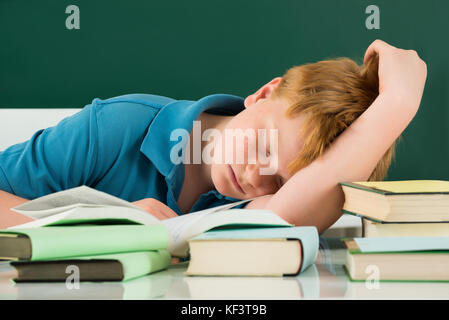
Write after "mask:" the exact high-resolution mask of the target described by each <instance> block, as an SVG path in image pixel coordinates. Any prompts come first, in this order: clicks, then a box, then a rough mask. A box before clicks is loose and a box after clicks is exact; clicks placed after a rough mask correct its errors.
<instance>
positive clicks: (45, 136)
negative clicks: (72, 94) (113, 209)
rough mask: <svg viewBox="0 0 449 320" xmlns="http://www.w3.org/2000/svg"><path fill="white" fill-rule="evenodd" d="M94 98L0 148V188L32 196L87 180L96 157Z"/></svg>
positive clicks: (31, 197) (70, 186)
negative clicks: (54, 122)
mask: <svg viewBox="0 0 449 320" xmlns="http://www.w3.org/2000/svg"><path fill="white" fill-rule="evenodd" d="M95 101H96V100H94V101H93V102H92V104H89V105H87V106H85V107H84V108H83V109H81V111H79V112H78V113H76V114H74V115H72V116H70V117H67V118H65V119H63V120H62V121H60V122H59V123H58V124H57V125H56V126H54V127H50V128H47V129H42V130H39V131H37V132H36V133H34V134H33V136H32V137H31V139H30V140H28V141H26V142H23V143H19V144H15V145H13V146H11V147H9V148H7V149H6V150H4V151H2V152H0V189H1V190H5V191H7V192H9V193H12V194H15V195H17V196H20V197H23V198H26V199H34V198H37V197H40V196H43V195H46V194H49V193H53V192H57V191H61V190H65V189H68V188H73V187H75V186H80V185H83V184H86V185H88V184H91V183H92V182H93V181H92V179H95V174H94V171H95V167H96V161H97V158H98V148H97V145H98V128H97V119H96V113H95V110H94V107H95Z"/></svg>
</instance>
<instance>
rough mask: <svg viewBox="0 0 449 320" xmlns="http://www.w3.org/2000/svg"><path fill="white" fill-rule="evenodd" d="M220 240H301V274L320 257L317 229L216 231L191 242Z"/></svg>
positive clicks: (290, 228) (284, 228)
mask: <svg viewBox="0 0 449 320" xmlns="http://www.w3.org/2000/svg"><path fill="white" fill-rule="evenodd" d="M220 239H248V240H250V239H287V240H293V239H295V240H299V241H300V242H301V245H302V262H301V266H300V269H299V270H300V271H299V273H301V272H303V271H304V270H305V269H307V268H308V267H309V266H310V265H312V264H313V263H314V262H315V260H316V257H317V255H318V249H319V236H318V231H317V229H316V228H315V227H311V226H310V227H309V226H307V227H281V228H275V227H274V228H255V229H237V230H215V231H209V232H206V233H203V234H201V235H199V236H197V237H195V238H193V239H192V240H191V241H201V240H220Z"/></svg>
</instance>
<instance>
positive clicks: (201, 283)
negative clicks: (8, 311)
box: [0, 238, 449, 300]
mask: <svg viewBox="0 0 449 320" xmlns="http://www.w3.org/2000/svg"><path fill="white" fill-rule="evenodd" d="M345 254H346V250H345V249H344V248H343V246H342V243H341V242H340V241H339V240H338V239H337V238H322V239H321V240H320V254H319V256H318V258H317V261H316V262H315V264H314V265H312V266H311V267H309V268H308V269H307V270H306V271H305V272H304V273H302V274H301V275H299V276H296V277H280V278H277V277H187V276H184V274H183V273H184V271H185V269H186V267H187V264H186V263H182V264H178V265H172V266H171V267H170V268H169V269H167V270H164V271H161V272H158V273H154V274H151V275H148V276H145V277H141V278H138V279H135V280H130V281H128V282H123V283H116V282H103V283H93V282H81V283H80V287H79V289H72V290H69V289H67V288H66V285H65V283H17V284H15V283H14V282H12V281H11V278H12V276H13V268H12V267H11V266H10V265H9V264H8V263H7V262H1V263H0V299H218V300H221V299H228V298H230V299H449V283H425V282H423V283H417V282H402V283H401V282H396V283H388V282H380V283H379V287H378V288H370V286H369V285H366V284H365V282H351V281H350V280H349V279H348V277H347V275H346V273H345V270H344V268H343V264H344V263H345V258H346V256H345Z"/></svg>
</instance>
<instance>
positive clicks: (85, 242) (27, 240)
mask: <svg viewBox="0 0 449 320" xmlns="http://www.w3.org/2000/svg"><path fill="white" fill-rule="evenodd" d="M168 241H169V234H168V231H167V229H166V228H165V227H164V226H162V225H152V226H144V225H104V226H96V225H80V226H64V227H41V228H27V229H7V230H0V259H6V260H32V261H34V260H43V259H52V258H67V257H75V256H90V255H99V254H110V253H120V252H131V251H148V250H158V249H166V248H167V246H168Z"/></svg>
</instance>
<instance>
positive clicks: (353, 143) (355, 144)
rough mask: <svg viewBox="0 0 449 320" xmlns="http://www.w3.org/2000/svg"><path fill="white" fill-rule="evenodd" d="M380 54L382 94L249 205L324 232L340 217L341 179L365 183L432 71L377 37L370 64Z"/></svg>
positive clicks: (412, 113) (413, 55)
mask: <svg viewBox="0 0 449 320" xmlns="http://www.w3.org/2000/svg"><path fill="white" fill-rule="evenodd" d="M374 53H378V54H379V82H380V84H379V96H378V97H377V99H376V100H375V101H374V102H373V104H372V105H371V106H370V107H369V108H368V109H367V110H366V111H365V112H364V113H363V114H362V115H361V116H360V117H359V118H358V119H357V120H356V121H354V122H353V123H352V124H351V125H350V126H349V127H348V128H347V129H346V130H345V131H344V132H343V133H342V134H341V135H340V136H339V137H338V138H337V139H336V140H335V141H334V142H333V143H332V145H331V146H330V147H329V148H328V150H326V152H325V153H324V154H323V156H322V157H321V158H320V159H317V160H315V161H314V162H312V163H311V164H310V165H309V166H307V167H305V168H303V169H301V170H300V171H298V172H297V173H295V175H294V176H293V177H292V178H290V179H289V180H288V181H287V182H286V183H285V184H284V186H283V187H282V188H281V189H279V191H278V192H276V194H274V195H272V196H270V197H264V198H262V199H261V200H260V201H258V200H259V199H256V200H254V201H252V202H251V203H250V204H248V205H247V206H246V208H248V209H251V208H261V207H263V208H264V209H268V210H273V211H274V212H276V213H277V214H278V215H279V216H281V217H282V218H284V219H285V220H287V221H289V222H291V223H294V224H296V225H315V226H316V227H317V228H318V230H319V232H323V231H324V230H325V229H327V228H328V227H329V226H331V225H332V224H333V223H334V222H335V221H336V220H337V219H338V218H339V217H340V215H341V208H342V206H343V204H344V194H343V191H342V189H341V187H340V186H339V185H338V182H341V181H366V180H367V179H368V178H369V176H370V175H371V173H372V171H373V170H374V168H375V167H376V165H377V163H378V162H379V160H380V159H381V158H382V156H383V155H384V154H385V152H386V151H387V150H388V148H389V147H390V146H391V144H392V143H393V142H394V141H395V140H396V139H397V138H398V137H399V135H400V134H401V133H402V131H403V130H404V129H405V128H406V127H407V125H408V124H409V123H410V121H411V120H412V119H413V117H414V116H415V114H416V112H417V110H418V108H419V104H420V101H421V96H422V92H423V89H424V83H425V79H426V74H427V69H426V65H425V63H424V62H423V61H422V60H421V59H420V58H419V57H418V55H417V54H416V52H414V51H406V50H401V49H397V48H394V47H392V46H390V45H388V44H386V43H385V42H383V41H380V40H376V41H375V42H373V43H372V44H371V45H370V47H369V48H368V49H367V51H366V54H365V62H366V61H367V60H368V59H369V58H370V57H371V56H372V55H373V54H374Z"/></svg>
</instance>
